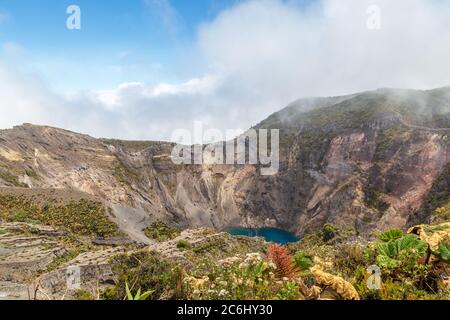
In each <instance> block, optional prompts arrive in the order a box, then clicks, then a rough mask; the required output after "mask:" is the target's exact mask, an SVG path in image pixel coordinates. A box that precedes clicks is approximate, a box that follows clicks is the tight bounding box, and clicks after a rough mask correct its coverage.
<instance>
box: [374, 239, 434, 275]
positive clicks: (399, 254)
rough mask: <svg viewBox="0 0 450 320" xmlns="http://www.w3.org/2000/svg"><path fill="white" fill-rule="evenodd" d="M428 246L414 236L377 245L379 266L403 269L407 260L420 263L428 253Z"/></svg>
mask: <svg viewBox="0 0 450 320" xmlns="http://www.w3.org/2000/svg"><path fill="white" fill-rule="evenodd" d="M427 248H428V246H427V244H426V243H425V242H423V241H421V240H419V239H418V238H417V237H416V236H414V235H406V236H403V237H401V238H400V239H397V240H392V241H389V242H383V243H378V244H377V254H378V255H377V259H376V260H377V264H378V265H379V266H380V267H384V268H387V269H395V268H399V267H401V266H402V265H403V264H404V263H406V262H407V260H415V262H417V261H418V259H419V258H421V257H423V256H424V255H425V253H426V252H427Z"/></svg>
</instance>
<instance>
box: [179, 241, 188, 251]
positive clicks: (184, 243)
mask: <svg viewBox="0 0 450 320" xmlns="http://www.w3.org/2000/svg"><path fill="white" fill-rule="evenodd" d="M190 247H191V243H190V242H188V241H186V240H180V241H178V242H177V248H178V249H187V248H190Z"/></svg>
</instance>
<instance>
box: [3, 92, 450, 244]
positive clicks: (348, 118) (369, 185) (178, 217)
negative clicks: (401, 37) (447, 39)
mask: <svg viewBox="0 0 450 320" xmlns="http://www.w3.org/2000/svg"><path fill="white" fill-rule="evenodd" d="M256 128H268V129H270V128H276V129H281V136H280V139H281V151H280V156H281V162H282V163H281V166H280V172H279V173H278V174H277V175H274V176H261V175H260V173H259V170H258V167H257V166H253V165H241V166H237V165H236V166H226V165H216V166H210V165H203V166H200V165H196V166H186V165H185V166H177V165H175V164H173V163H172V161H171V159H170V153H171V149H172V145H171V144H169V143H163V142H127V141H118V140H105V139H95V138H92V137H89V136H86V135H81V134H77V133H73V132H69V131H65V130H61V129H56V128H50V127H40V126H33V125H23V126H19V127H15V128H13V129H10V130H2V131H0V186H4V187H9V188H12V187H14V188H24V187H29V188H46V189H52V188H56V189H68V190H76V191H80V192H84V193H86V194H89V195H92V196H96V197H98V198H100V199H102V200H104V201H105V202H106V203H107V204H115V205H113V206H112V207H113V212H112V215H113V216H115V218H116V219H125V220H126V216H122V213H123V212H127V215H129V213H130V211H129V209H130V208H136V211H135V212H139V215H144V216H143V217H142V219H140V220H139V221H136V224H138V223H139V222H140V221H146V220H148V223H150V222H151V221H154V220H164V221H167V222H169V223H172V224H175V225H177V226H179V227H194V226H195V227H197V226H213V227H216V228H219V229H221V228H224V227H227V226H232V225H243V226H263V225H264V226H276V227H280V228H284V229H288V230H290V231H293V232H296V233H298V234H300V235H301V234H304V233H305V232H308V231H313V230H315V229H318V228H321V227H322V226H323V224H325V223H333V224H337V225H346V226H349V227H353V228H355V229H356V230H358V231H360V232H363V233H366V232H370V231H373V230H375V229H386V228H388V227H392V226H396V227H405V226H406V225H408V224H409V223H410V222H411V221H414V222H421V221H425V220H427V219H429V218H430V216H431V215H432V212H433V210H434V209H435V208H436V207H437V206H438V205H441V204H443V203H445V202H450V199H449V198H448V197H447V195H448V193H447V192H446V191H447V189H448V184H445V183H443V182H441V181H444V180H445V181H446V176H447V175H448V167H449V160H450V159H449V156H448V150H449V142H448V134H449V133H450V130H447V129H446V128H450V89H449V88H442V89H436V90H431V91H413V90H393V89H381V90H377V91H371V92H364V93H360V94H354V95H350V96H344V97H335V98H317V99H315V98H312V99H303V100H299V101H297V102H295V103H293V104H291V105H290V106H288V107H287V108H285V109H283V110H282V111H280V112H278V113H276V114H274V115H272V116H271V117H269V118H268V119H266V120H264V121H263V122H261V123H260V124H259V125H257V126H256ZM436 194H439V197H438V200H435V199H436V196H435V195H436ZM118 204H120V206H117V205H118ZM118 207H120V208H128V209H125V210H114V208H118ZM130 210H131V209H130ZM145 215H147V216H145ZM130 223H131V222H130ZM138 225H139V228H140V226H141V224H138Z"/></svg>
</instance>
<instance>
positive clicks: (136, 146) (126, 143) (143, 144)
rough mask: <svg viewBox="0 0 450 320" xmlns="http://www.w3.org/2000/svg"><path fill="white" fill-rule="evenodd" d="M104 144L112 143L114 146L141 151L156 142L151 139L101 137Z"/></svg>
mask: <svg viewBox="0 0 450 320" xmlns="http://www.w3.org/2000/svg"><path fill="white" fill-rule="evenodd" d="M102 142H103V143H105V144H109V145H112V146H114V147H116V148H123V149H126V150H129V151H135V152H136V151H141V150H144V149H145V148H148V147H150V146H152V145H154V144H156V143H157V142H153V141H131V140H115V139H102Z"/></svg>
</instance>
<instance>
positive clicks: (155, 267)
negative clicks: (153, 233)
mask: <svg viewBox="0 0 450 320" xmlns="http://www.w3.org/2000/svg"><path fill="white" fill-rule="evenodd" d="M111 264H112V270H113V272H114V273H115V274H116V277H117V284H116V286H115V287H114V288H111V289H108V290H107V291H105V292H104V293H103V297H104V298H105V299H118V300H123V299H127V298H128V293H127V289H126V287H127V284H129V285H130V287H129V290H130V291H133V290H135V288H140V289H141V290H142V292H145V293H147V292H151V294H148V295H147V297H146V298H150V299H161V298H167V299H169V298H181V297H182V296H183V293H182V279H183V273H182V268H181V267H180V266H179V265H178V264H176V263H175V262H173V261H171V260H167V259H164V258H161V257H159V255H158V254H156V253H154V252H149V251H147V250H143V251H138V252H135V253H132V254H130V255H126V254H121V255H118V256H116V257H114V258H112V260H111Z"/></svg>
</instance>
